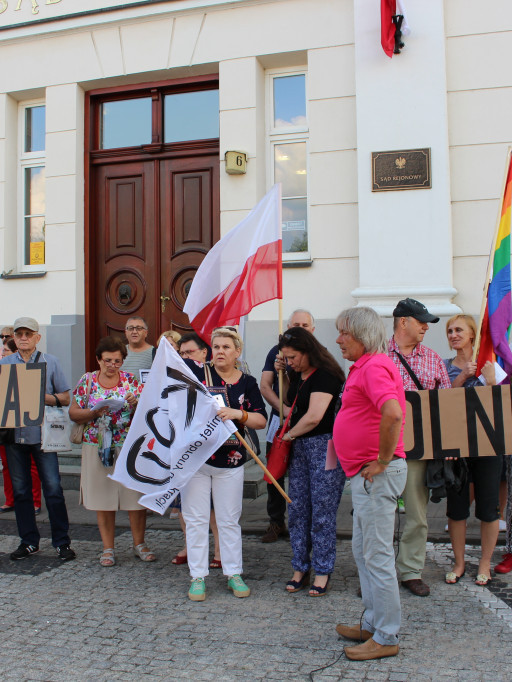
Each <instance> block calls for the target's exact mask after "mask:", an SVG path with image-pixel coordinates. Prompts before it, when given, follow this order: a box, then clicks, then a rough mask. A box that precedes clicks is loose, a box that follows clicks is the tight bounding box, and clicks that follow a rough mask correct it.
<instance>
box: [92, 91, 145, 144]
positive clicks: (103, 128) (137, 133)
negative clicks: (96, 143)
mask: <svg viewBox="0 0 512 682" xmlns="http://www.w3.org/2000/svg"><path fill="white" fill-rule="evenodd" d="M150 142H151V97H140V98H138V99H122V100H117V101H114V102H103V104H102V105H101V111H100V149H116V148H117V147H137V146H139V145H141V144H149V143H150Z"/></svg>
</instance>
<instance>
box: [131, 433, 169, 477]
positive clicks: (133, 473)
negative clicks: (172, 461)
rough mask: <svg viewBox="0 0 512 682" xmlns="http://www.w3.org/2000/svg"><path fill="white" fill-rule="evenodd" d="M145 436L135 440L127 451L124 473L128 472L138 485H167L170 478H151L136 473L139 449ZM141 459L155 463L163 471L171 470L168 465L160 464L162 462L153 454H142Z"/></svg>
mask: <svg viewBox="0 0 512 682" xmlns="http://www.w3.org/2000/svg"><path fill="white" fill-rule="evenodd" d="M146 435H147V434H144V435H142V436H139V437H138V438H137V440H135V441H134V442H133V443H132V446H131V448H130V450H129V451H128V456H127V457H126V471H127V472H128V475H129V476H131V477H132V478H133V479H134V480H135V481H139V482H140V483H149V484H151V485H165V484H166V483H169V481H170V480H171V476H166V478H153V477H152V476H145V475H144V474H140V473H139V472H138V471H137V457H138V456H139V453H140V449H141V447H142V444H143V443H144V440H145V438H146ZM141 457H145V458H146V459H149V460H151V461H153V462H155V463H156V464H158V465H159V466H161V467H162V468H163V469H167V470H170V468H171V467H170V466H169V465H168V464H165V462H162V460H161V459H160V458H159V457H157V456H156V455H155V454H154V453H153V452H143V453H142V454H141Z"/></svg>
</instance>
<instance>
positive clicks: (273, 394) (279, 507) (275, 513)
mask: <svg viewBox="0 0 512 682" xmlns="http://www.w3.org/2000/svg"><path fill="white" fill-rule="evenodd" d="M292 327H302V328H303V329H305V330H306V331H308V332H310V333H311V334H313V332H314V331H315V319H314V317H313V315H312V314H311V313H310V312H309V311H308V310H303V309H298V310H294V311H293V313H292V314H291V315H290V317H289V319H288V329H291V328H292ZM278 353H279V349H278V347H277V344H276V345H275V346H273V347H272V348H271V349H270V350H269V352H268V354H267V357H266V359H265V365H264V367H263V370H262V372H261V381H260V391H261V395H262V396H263V397H264V398H265V400H266V401H267V403H268V404H269V405H270V406H271V408H272V412H271V415H270V419H269V424H268V432H267V454H268V452H269V450H270V446H271V445H272V440H273V437H274V433H275V432H276V428H278V424H279V379H278V372H279V369H280V368H281V369H285V365H284V363H283V362H282V359H281V358H279V356H278ZM278 483H279V485H280V486H281V487H282V488H284V476H283V477H282V478H280V479H279V480H278ZM267 514H268V518H269V525H268V528H267V530H266V532H265V534H264V535H263V536H262V538H261V541H262V542H276V540H278V539H279V537H280V536H282V535H286V532H287V531H286V523H285V520H284V517H285V514H286V500H285V499H284V497H283V496H282V495H281V493H280V492H279V490H278V489H277V488H276V487H275V486H274V485H272V484H271V483H267Z"/></svg>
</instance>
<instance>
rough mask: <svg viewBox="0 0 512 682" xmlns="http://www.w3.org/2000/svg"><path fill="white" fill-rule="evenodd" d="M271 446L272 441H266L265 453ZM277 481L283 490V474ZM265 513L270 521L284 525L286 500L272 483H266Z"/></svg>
mask: <svg viewBox="0 0 512 682" xmlns="http://www.w3.org/2000/svg"><path fill="white" fill-rule="evenodd" d="M271 447H272V443H267V455H268V453H269V451H270V448H271ZM277 482H278V483H279V485H280V486H281V488H283V490H284V476H283V477H282V478H278V479H277ZM267 514H268V518H269V519H270V522H271V523H277V525H278V526H284V517H285V514H286V500H285V499H284V497H283V496H282V495H281V493H280V492H279V490H278V489H277V488H276V487H275V485H274V484H273V483H267Z"/></svg>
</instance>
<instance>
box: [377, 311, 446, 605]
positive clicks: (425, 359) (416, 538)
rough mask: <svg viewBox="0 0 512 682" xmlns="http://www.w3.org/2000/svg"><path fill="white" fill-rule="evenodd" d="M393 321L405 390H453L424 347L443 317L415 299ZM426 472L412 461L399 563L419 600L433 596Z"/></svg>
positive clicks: (392, 346) (392, 344)
mask: <svg viewBox="0 0 512 682" xmlns="http://www.w3.org/2000/svg"><path fill="white" fill-rule="evenodd" d="M393 318H394V320H393V336H392V337H391V339H390V340H389V344H388V355H389V357H390V358H391V359H392V360H393V362H394V363H395V365H396V366H397V367H398V370H399V372H400V374H401V376H402V381H403V383H404V389H405V390H406V391H417V390H420V389H426V390H432V389H438V388H451V382H450V379H449V377H448V372H447V371H446V367H445V364H444V362H443V361H442V359H441V357H440V356H439V355H438V354H437V353H435V352H434V351H433V350H431V349H430V348H427V347H426V346H424V345H423V344H422V341H423V337H424V336H425V333H426V332H427V331H428V323H429V322H431V323H433V324H435V323H437V322H439V318H438V317H436V316H435V315H432V314H431V313H429V312H428V310H427V308H426V307H425V306H424V305H423V303H420V302H419V301H416V300H415V299H414V298H406V299H404V300H402V301H399V302H398V304H397V306H396V308H395V309H394V310H393ZM426 469H427V462H425V461H421V460H420V461H413V460H409V461H408V469H407V483H406V485H405V490H404V493H403V499H404V503H405V512H406V515H407V516H406V524H405V530H404V532H403V535H402V539H401V540H400V549H399V552H398V559H397V562H396V565H397V567H398V569H399V571H400V577H401V579H402V585H403V587H405V588H407V589H408V590H410V591H411V592H412V594H415V595H416V596H418V597H428V595H429V594H430V587H429V586H428V585H427V584H426V583H425V582H423V580H422V579H421V573H422V571H423V567H424V566H425V554H426V549H427V530H428V526H427V504H428V498H429V491H428V488H427V486H426V485H425V474H426Z"/></svg>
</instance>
